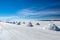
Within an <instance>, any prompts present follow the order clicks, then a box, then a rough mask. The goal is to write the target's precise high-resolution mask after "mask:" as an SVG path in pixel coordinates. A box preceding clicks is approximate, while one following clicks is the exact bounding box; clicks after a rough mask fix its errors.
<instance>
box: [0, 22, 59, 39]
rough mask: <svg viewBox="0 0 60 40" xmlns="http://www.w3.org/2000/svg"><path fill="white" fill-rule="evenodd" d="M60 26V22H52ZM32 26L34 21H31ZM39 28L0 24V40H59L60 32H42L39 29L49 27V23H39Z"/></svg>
mask: <svg viewBox="0 0 60 40" xmlns="http://www.w3.org/2000/svg"><path fill="white" fill-rule="evenodd" d="M54 23H55V24H57V26H60V24H59V23H60V22H54ZM33 24H34V21H33ZM40 24H41V25H40V26H36V25H35V26H36V27H35V26H34V27H24V25H23V26H22V25H20V26H18V25H14V24H8V23H3V22H0V40H60V32H57V31H52V30H43V28H42V29H41V28H40V27H43V26H47V27H48V26H49V22H46V23H45V22H40Z"/></svg>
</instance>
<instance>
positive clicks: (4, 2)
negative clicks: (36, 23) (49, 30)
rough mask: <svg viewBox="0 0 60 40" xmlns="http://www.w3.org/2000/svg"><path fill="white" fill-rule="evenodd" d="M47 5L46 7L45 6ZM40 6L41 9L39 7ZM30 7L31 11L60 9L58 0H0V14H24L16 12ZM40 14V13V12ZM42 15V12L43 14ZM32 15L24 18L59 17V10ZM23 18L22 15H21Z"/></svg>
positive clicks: (59, 0)
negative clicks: (55, 13) (49, 13)
mask: <svg viewBox="0 0 60 40" xmlns="http://www.w3.org/2000/svg"><path fill="white" fill-rule="evenodd" d="M46 6H47V7H46ZM41 7H42V9H41ZM27 8H31V9H30V10H33V11H46V10H50V11H60V0H0V16H11V15H15V16H21V17H22V16H24V15H21V14H20V15H19V14H17V13H16V12H17V11H21V10H23V9H27ZM40 14H41V13H40ZM43 15H44V14H43ZM35 16H37V15H35ZM35 16H33V17H32V15H29V16H28V17H26V18H29V17H30V18H33V19H34V18H37V19H38V18H44V17H50V16H51V17H53V16H54V17H55V18H60V12H59V13H58V14H57V15H54V14H53V15H52V14H51V15H45V16H40V15H38V17H35ZM22 18H24V17H22Z"/></svg>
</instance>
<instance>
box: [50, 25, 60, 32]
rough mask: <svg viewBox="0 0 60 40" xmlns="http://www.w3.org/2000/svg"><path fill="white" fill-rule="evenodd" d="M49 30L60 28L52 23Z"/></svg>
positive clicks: (59, 29) (58, 29)
mask: <svg viewBox="0 0 60 40" xmlns="http://www.w3.org/2000/svg"><path fill="white" fill-rule="evenodd" d="M50 30H54V31H60V28H59V27H58V26H56V25H55V24H53V25H51V26H50Z"/></svg>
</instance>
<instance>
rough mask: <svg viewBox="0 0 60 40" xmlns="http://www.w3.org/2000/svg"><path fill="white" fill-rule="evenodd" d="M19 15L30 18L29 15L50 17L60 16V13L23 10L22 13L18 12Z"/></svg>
mask: <svg viewBox="0 0 60 40" xmlns="http://www.w3.org/2000/svg"><path fill="white" fill-rule="evenodd" d="M17 13H18V14H21V15H23V16H29V15H41V16H44V15H50V14H54V15H55V14H60V11H33V10H29V9H23V10H21V11H18V12H17Z"/></svg>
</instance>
